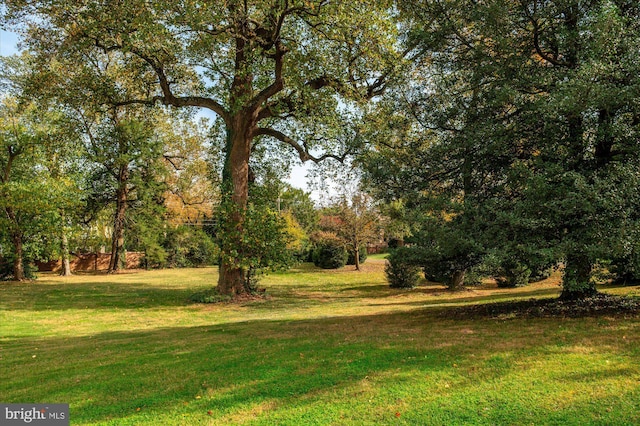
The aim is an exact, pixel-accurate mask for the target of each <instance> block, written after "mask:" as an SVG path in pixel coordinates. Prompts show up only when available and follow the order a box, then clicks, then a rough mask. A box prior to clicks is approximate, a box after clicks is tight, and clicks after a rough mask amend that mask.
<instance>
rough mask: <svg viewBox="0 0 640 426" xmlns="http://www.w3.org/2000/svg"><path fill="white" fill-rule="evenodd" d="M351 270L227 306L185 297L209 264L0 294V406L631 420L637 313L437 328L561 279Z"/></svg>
mask: <svg viewBox="0 0 640 426" xmlns="http://www.w3.org/2000/svg"><path fill="white" fill-rule="evenodd" d="M363 266H364V270H363V271H361V272H356V271H353V270H352V267H351V268H349V267H347V268H345V269H343V270H338V271H321V270H318V269H315V268H313V267H312V266H310V265H303V266H301V267H300V268H298V269H295V270H292V271H290V272H287V273H282V274H274V275H270V276H268V277H266V278H265V279H264V280H263V285H264V287H266V288H267V293H268V297H267V298H266V299H265V300H255V301H248V302H243V303H235V304H225V305H196V304H191V303H189V302H187V300H188V297H189V295H190V294H192V293H194V292H196V291H200V290H204V289H206V288H208V287H209V286H211V284H212V282H214V280H215V274H216V271H215V270H214V269H188V270H166V271H154V272H137V273H126V274H120V275H116V276H107V275H78V276H74V277H70V278H61V277H57V276H54V275H42V276H41V278H40V279H39V280H38V281H36V282H32V283H26V284H20V283H5V284H0V378H1V380H0V401H2V402H5V403H12V402H49V403H54V402H61V403H69V404H70V406H71V423H72V424H79V425H80V424H82V425H86V424H92V425H159V424H163V425H228V424H251V425H254V424H255V425H274V424H285V425H289V424H290V425H327V424H335V425H350V424H352V425H366V424H371V425H374V424H375V425H378V424H393V425H395V424H410V425H415V424H436V425H439V424H442V425H445V424H446V425H449V424H486V425H495V424H500V425H502V424H507V425H508V424H514V425H516V424H517V425H520V424H532V425H534V424H535V425H540V424H557V425H585V424H594V425H596V424H602V425H611V424H616V425H625V424H628V425H635V424H640V344H639V343H640V341H639V340H640V333H639V331H640V318H639V317H632V318H620V317H597V318H581V319H569V318H561V319H549V318H541V319H518V318H516V319H506V320H505V319H482V320H477V319H476V320H470V319H469V320H464V319H463V320H460V319H458V320H453V319H447V318H446V315H445V316H443V315H442V312H443V310H444V312H446V309H448V308H449V307H451V306H459V305H464V304H470V303H488V302H494V301H501V300H511V299H518V298H531V297H549V296H553V295H557V294H558V292H559V287H558V283H557V280H558V278H557V277H553V278H552V279H551V280H548V281H546V282H543V283H538V284H534V285H531V286H529V287H525V288H523V289H514V290H505V289H497V288H495V287H494V286H492V285H490V284H487V285H485V286H483V287H479V288H474V289H472V290H469V291H466V292H463V293H459V294H451V293H448V292H447V291H446V290H445V289H444V287H441V286H436V285H424V286H421V287H419V288H416V289H414V290H410V291H402V290H392V289H390V288H389V287H388V286H386V285H385V283H384V276H383V271H382V269H383V261H382V260H381V258H380V259H376V258H375V257H373V258H370V259H368V260H367V262H366V263H365V264H364V265H363ZM604 291H607V292H611V293H615V294H631V295H636V296H637V295H640V288H639V287H620V288H607V289H604Z"/></svg>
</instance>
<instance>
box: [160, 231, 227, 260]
mask: <svg viewBox="0 0 640 426" xmlns="http://www.w3.org/2000/svg"><path fill="white" fill-rule="evenodd" d="M162 249H163V250H164V251H165V254H164V259H162V254H161V253H160V251H159V250H155V252H154V253H152V258H151V259H150V262H151V261H154V262H155V261H157V263H162V265H164V264H165V263H166V265H167V266H169V267H170V268H188V267H193V266H206V265H214V264H216V262H217V260H218V255H219V250H218V247H217V246H216V244H215V243H214V242H213V240H212V238H211V237H210V236H209V235H208V234H207V233H206V232H204V231H203V230H201V229H198V228H194V227H189V226H179V227H177V228H175V229H171V230H169V231H168V232H167V237H166V239H165V244H164V247H162ZM148 254H149V253H147V255H148ZM153 256H156V257H157V259H156V258H154V257H153ZM160 261H161V262H160Z"/></svg>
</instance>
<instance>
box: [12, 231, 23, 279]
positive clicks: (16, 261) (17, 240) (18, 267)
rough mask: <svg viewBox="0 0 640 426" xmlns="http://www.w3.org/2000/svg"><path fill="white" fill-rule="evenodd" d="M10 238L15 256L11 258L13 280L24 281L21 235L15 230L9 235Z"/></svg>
mask: <svg viewBox="0 0 640 426" xmlns="http://www.w3.org/2000/svg"><path fill="white" fill-rule="evenodd" d="M11 239H12V240H13V248H14V250H15V257H14V258H13V279H14V280H15V281H24V280H25V276H24V266H23V261H24V259H23V257H24V256H23V252H22V235H21V234H20V233H19V232H16V233H14V234H13V235H12V236H11Z"/></svg>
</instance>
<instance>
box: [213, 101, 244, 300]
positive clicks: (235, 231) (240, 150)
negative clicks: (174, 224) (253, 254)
mask: <svg viewBox="0 0 640 426" xmlns="http://www.w3.org/2000/svg"><path fill="white" fill-rule="evenodd" d="M251 129H252V127H251V124H250V123H248V122H247V119H246V117H245V116H243V115H242V114H238V115H237V116H236V117H234V120H233V128H232V129H231V130H230V131H229V132H228V134H227V149H226V161H225V165H224V170H223V177H222V187H223V197H224V199H225V200H226V201H225V202H226V203H228V204H227V207H228V208H227V209H226V211H225V214H226V217H224V218H222V220H223V221H224V226H223V227H222V229H223V232H224V233H225V234H226V235H223V236H222V243H221V250H222V262H221V264H220V275H219V277H218V287H217V288H218V292H219V293H221V294H227V295H231V296H234V295H239V294H244V293H247V292H249V291H250V288H249V285H248V276H247V274H248V271H246V270H245V269H244V268H243V267H241V266H239V265H238V262H237V260H240V259H238V258H237V257H234V256H231V253H232V252H233V251H234V250H237V248H238V247H241V246H242V241H241V239H242V236H243V233H244V219H245V211H246V208H247V201H248V198H249V155H250V151H251ZM239 255H240V256H241V255H242V254H241V253H239ZM234 260H236V261H235V262H234Z"/></svg>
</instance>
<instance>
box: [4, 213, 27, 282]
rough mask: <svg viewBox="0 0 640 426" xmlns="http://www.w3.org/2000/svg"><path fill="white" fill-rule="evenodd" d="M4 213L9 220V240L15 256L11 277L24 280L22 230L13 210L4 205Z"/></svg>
mask: <svg viewBox="0 0 640 426" xmlns="http://www.w3.org/2000/svg"><path fill="white" fill-rule="evenodd" d="M4 210H5V213H6V215H7V217H8V218H9V221H10V222H11V226H12V229H11V231H10V235H11V242H12V243H13V250H14V252H15V253H14V255H15V257H14V258H13V279H14V280H15V281H24V279H25V276H24V259H23V258H24V254H23V241H22V240H23V238H22V232H20V228H19V226H18V218H17V216H16V213H15V211H14V210H13V208H11V207H5V209H4Z"/></svg>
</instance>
